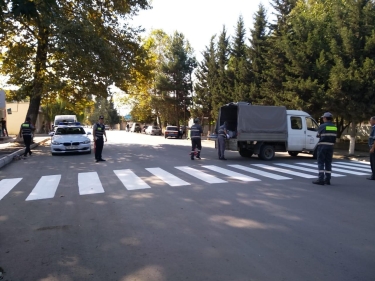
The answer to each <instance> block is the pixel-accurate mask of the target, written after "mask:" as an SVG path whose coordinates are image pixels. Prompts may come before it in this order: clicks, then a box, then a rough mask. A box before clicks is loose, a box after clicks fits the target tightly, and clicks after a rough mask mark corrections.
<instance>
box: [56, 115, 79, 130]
mask: <svg viewBox="0 0 375 281" xmlns="http://www.w3.org/2000/svg"><path fill="white" fill-rule="evenodd" d="M61 122H64V123H75V122H77V116H76V115H56V116H55V121H54V122H53V127H56V126H58V125H59V124H60V123H61Z"/></svg>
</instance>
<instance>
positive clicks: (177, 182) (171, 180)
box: [146, 168, 190, 186]
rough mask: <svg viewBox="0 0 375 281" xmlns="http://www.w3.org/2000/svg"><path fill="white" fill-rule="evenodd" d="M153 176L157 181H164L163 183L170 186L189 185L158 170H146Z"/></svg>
mask: <svg viewBox="0 0 375 281" xmlns="http://www.w3.org/2000/svg"><path fill="white" fill-rule="evenodd" d="M146 170H147V171H149V172H150V173H151V174H153V175H154V176H157V177H158V178H159V179H161V180H162V181H164V182H165V183H167V184H169V185H170V186H181V185H190V183H188V182H186V181H184V180H182V179H180V178H178V177H176V176H174V175H172V174H171V173H168V172H167V171H164V170H163V169H160V168H146Z"/></svg>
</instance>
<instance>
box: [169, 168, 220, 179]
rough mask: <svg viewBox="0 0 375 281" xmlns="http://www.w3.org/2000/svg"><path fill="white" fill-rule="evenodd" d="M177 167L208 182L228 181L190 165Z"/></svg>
mask: <svg viewBox="0 0 375 281" xmlns="http://www.w3.org/2000/svg"><path fill="white" fill-rule="evenodd" d="M175 168H176V169H179V170H180V171H183V172H185V173H187V174H189V175H190V176H192V177H196V178H198V179H200V180H202V181H205V182H207V183H224V182H227V181H225V180H222V179H219V178H217V177H214V176H212V175H209V174H207V173H204V172H202V171H199V170H197V169H193V168H190V167H188V166H180V167H175Z"/></svg>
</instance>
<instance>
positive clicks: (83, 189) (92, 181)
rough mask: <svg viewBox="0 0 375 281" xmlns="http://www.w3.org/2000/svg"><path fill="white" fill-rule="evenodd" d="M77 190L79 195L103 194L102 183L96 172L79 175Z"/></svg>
mask: <svg viewBox="0 0 375 281" xmlns="http://www.w3.org/2000/svg"><path fill="white" fill-rule="evenodd" d="M78 189H79V194H80V195H86V194H95V193H104V189H103V186H102V183H101V182H100V179H99V176H98V173H96V172H88V173H79V174H78Z"/></svg>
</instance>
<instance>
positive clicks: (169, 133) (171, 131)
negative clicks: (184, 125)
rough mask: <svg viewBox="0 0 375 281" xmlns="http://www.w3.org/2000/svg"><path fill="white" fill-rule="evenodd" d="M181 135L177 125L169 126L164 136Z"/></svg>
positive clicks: (176, 136)
mask: <svg viewBox="0 0 375 281" xmlns="http://www.w3.org/2000/svg"><path fill="white" fill-rule="evenodd" d="M179 137H180V131H179V129H178V127H177V126H167V128H165V131H164V138H176V139H178V138H179Z"/></svg>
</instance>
